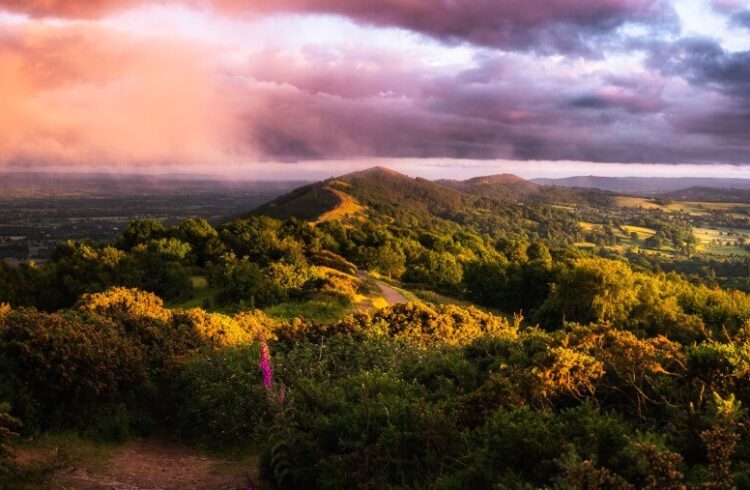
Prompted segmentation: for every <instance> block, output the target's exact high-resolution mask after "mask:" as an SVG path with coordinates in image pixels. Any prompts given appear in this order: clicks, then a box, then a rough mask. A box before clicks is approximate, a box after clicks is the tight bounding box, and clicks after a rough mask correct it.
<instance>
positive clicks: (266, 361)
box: [260, 340, 273, 391]
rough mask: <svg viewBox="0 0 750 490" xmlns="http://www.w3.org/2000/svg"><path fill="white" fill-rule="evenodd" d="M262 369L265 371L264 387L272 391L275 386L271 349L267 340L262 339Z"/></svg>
mask: <svg viewBox="0 0 750 490" xmlns="http://www.w3.org/2000/svg"><path fill="white" fill-rule="evenodd" d="M260 370H261V372H262V373H263V387H264V388H265V389H266V391H270V390H271V387H272V386H273V367H272V366H271V350H270V349H269V348H268V344H267V343H266V341H265V340H261V341H260Z"/></svg>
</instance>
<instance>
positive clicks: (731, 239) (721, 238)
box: [693, 227, 750, 255]
mask: <svg viewBox="0 0 750 490" xmlns="http://www.w3.org/2000/svg"><path fill="white" fill-rule="evenodd" d="M693 232H694V233H695V236H696V237H697V238H698V239H700V245H699V246H698V250H699V251H700V252H702V253H711V254H718V255H750V252H748V251H747V250H746V249H745V248H743V247H742V246H737V241H738V240H739V239H741V238H744V239H745V241H747V242H748V243H750V230H742V229H739V228H718V227H717V228H693Z"/></svg>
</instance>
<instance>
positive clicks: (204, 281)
mask: <svg viewBox="0 0 750 490" xmlns="http://www.w3.org/2000/svg"><path fill="white" fill-rule="evenodd" d="M190 282H191V283H192V285H193V295H192V296H191V297H190V299H187V300H185V301H179V302H174V303H168V304H167V306H168V307H170V308H175V309H181V310H189V309H191V308H203V309H205V310H208V311H213V312H217V313H228V311H227V310H225V309H222V308H218V307H216V306H214V305H215V303H216V302H215V300H214V298H215V297H216V294H217V293H218V292H219V291H218V289H216V288H211V287H209V284H208V278H207V277H206V276H192V277H191V278H190ZM208 305H211V307H210V308H207V306H208Z"/></svg>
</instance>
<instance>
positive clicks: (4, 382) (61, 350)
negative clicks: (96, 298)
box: [0, 309, 151, 428]
mask: <svg viewBox="0 0 750 490" xmlns="http://www.w3.org/2000/svg"><path fill="white" fill-rule="evenodd" d="M0 360H3V363H4V366H3V368H4V369H3V370H2V372H0V389H1V390H3V391H6V393H0V398H2V397H3V395H4V397H5V399H8V400H10V401H11V402H12V404H13V406H14V407H15V409H16V410H17V411H18V413H19V414H20V415H21V417H22V418H23V420H24V421H26V422H27V424H30V425H34V426H38V427H40V428H47V427H65V426H84V425H87V424H90V423H91V421H92V420H95V419H97V418H99V417H100V416H102V415H103V414H105V413H106V412H107V411H108V410H109V408H111V407H113V406H115V405H117V404H118V403H125V404H128V405H130V406H133V405H137V404H138V402H139V400H140V401H143V397H144V392H147V391H148V389H149V388H148V387H149V385H150V382H151V379H150V376H149V373H148V372H147V365H148V362H147V353H146V350H145V349H144V348H143V346H142V345H141V344H139V343H138V342H136V341H134V340H133V339H132V338H129V337H128V336H126V335H125V334H124V332H123V330H122V328H121V327H120V326H119V325H117V324H116V323H115V322H113V321H111V320H107V319H105V318H103V317H100V316H91V315H87V314H85V313H84V314H81V313H75V312H64V313H55V314H46V313H39V312H37V311H36V310H32V309H19V310H14V311H12V312H11V313H10V314H8V315H7V316H6V317H5V319H4V321H3V323H2V325H1V326H0Z"/></svg>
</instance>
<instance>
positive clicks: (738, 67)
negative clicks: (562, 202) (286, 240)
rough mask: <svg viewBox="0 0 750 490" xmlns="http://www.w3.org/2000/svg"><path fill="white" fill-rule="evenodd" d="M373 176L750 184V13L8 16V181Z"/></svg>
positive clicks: (271, 5) (401, 0)
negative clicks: (18, 174) (395, 172)
mask: <svg viewBox="0 0 750 490" xmlns="http://www.w3.org/2000/svg"><path fill="white" fill-rule="evenodd" d="M370 164H385V165H388V166H391V167H394V168H397V169H401V170H404V171H407V173H412V174H417V175H423V176H429V177H436V178H437V177H452V178H456V177H461V176H467V177H470V176H474V175H482V174H487V173H496V172H497V171H513V172H515V173H518V174H521V175H524V176H531V177H538V176H545V175H547V176H566V175H579V174H584V175H588V174H601V175H677V174H679V175H709V176H746V175H747V176H750V172H747V170H746V167H745V165H748V164H750V0H596V1H592V0H367V1H364V0H184V1H175V2H169V1H154V0H0V169H4V170H15V169H31V168H34V169H37V168H50V169H55V170H60V169H62V170H65V171H83V170H86V171H89V170H95V171H117V172H170V173H172V172H204V173H205V172H210V173H219V174H226V175H234V174H238V175H243V176H246V177H247V176H254V175H257V176H258V177H259V178H260V177H262V178H296V177H301V176H304V177H305V178H311V177H323V176H325V177H327V176H330V175H335V174H338V173H341V172H342V171H346V170H348V169H357V168H362V167H364V166H368V165H370ZM601 164H608V165H601ZM623 164H628V165H623ZM747 168H750V167H747ZM746 172H747V173H746Z"/></svg>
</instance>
